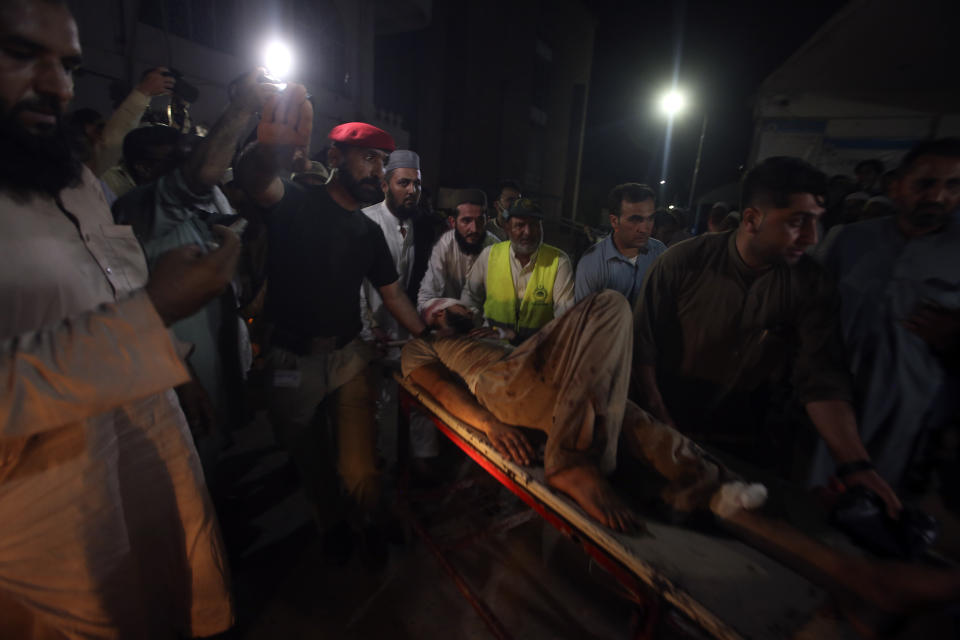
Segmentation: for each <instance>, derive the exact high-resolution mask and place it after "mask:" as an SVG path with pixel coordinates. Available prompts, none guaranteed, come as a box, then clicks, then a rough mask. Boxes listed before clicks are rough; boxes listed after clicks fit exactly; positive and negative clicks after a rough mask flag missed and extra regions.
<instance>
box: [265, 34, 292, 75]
mask: <svg viewBox="0 0 960 640" xmlns="http://www.w3.org/2000/svg"><path fill="white" fill-rule="evenodd" d="M263 66H265V67H266V68H267V73H268V74H270V76H272V77H273V78H276V79H277V80H283V79H284V78H286V77H287V76H288V75H289V74H290V71H291V70H292V69H293V52H292V51H291V50H290V47H288V46H287V45H285V44H284V43H282V42H279V41H273V42H271V43H270V44H268V45H267V46H266V48H265V49H264V50H263Z"/></svg>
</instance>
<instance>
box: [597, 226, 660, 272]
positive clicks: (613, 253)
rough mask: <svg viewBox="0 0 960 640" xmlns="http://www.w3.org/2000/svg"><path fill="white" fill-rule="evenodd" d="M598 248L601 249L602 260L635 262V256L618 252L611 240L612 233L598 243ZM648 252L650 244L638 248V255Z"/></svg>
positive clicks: (632, 263) (630, 263)
mask: <svg viewBox="0 0 960 640" xmlns="http://www.w3.org/2000/svg"><path fill="white" fill-rule="evenodd" d="M600 250H601V251H603V259H604V260H620V261H621V262H624V263H626V264H629V265H635V264H637V258H636V257H634V258H633V259H631V258H628V257H627V256H625V255H623V254H622V253H620V250H619V249H617V245H616V243H615V242H614V241H613V234H612V233H611V234H610V235H608V236H607V237H606V238H604V239H603V241H602V243H601V245H600ZM649 252H650V245H649V244H648V245H647V246H646V247H644V248H643V249H641V250H640V253H639V254H638V255H646V254H647V253H649Z"/></svg>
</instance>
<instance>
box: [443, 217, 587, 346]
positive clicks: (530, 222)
mask: <svg viewBox="0 0 960 640" xmlns="http://www.w3.org/2000/svg"><path fill="white" fill-rule="evenodd" d="M542 219H543V212H542V211H541V209H540V207H539V205H537V203H535V202H534V201H533V200H530V199H529V198H521V199H520V200H518V201H517V202H516V203H515V204H514V205H513V207H511V208H510V209H509V210H508V211H507V214H506V227H505V229H506V231H507V235H508V236H509V240H506V241H504V242H500V243H497V244H494V245H491V246H489V247H487V248H486V249H484V250H483V253H481V254H480V255H479V256H478V257H477V260H476V262H474V263H473V266H472V267H471V268H470V271H469V273H467V282H466V286H465V287H464V289H463V293H462V295H461V298H460V301H461V303H462V304H463V305H464V306H466V307H468V308H469V309H470V310H471V311H473V312H474V314H477V315H481V314H482V316H483V317H484V319H485V324H487V325H489V326H490V327H493V328H495V329H496V330H497V332H498V334H499V335H500V336H501V337H503V338H506V339H509V340H510V341H512V342H514V343H519V342H521V341H523V340H525V339H526V338H528V337H530V336H531V335H533V334H534V333H536V331H537V330H538V329H540V327H542V326H544V325H545V324H547V323H548V322H550V321H551V320H553V319H554V318H555V317H557V316H559V315H561V314H563V312H564V311H566V310H567V309H569V308H570V307H572V306H573V303H574V300H573V269H572V267H571V265H570V258H568V257H567V254H565V253H564V252H563V251H561V250H560V249H557V248H556V247H552V246H550V245H548V244H543V224H542V222H541V220H542Z"/></svg>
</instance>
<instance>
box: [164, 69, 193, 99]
mask: <svg viewBox="0 0 960 640" xmlns="http://www.w3.org/2000/svg"><path fill="white" fill-rule="evenodd" d="M163 75H165V76H167V77H169V78H173V80H174V82H173V94H174V95H175V96H177V97H178V98H180V99H181V100H183V101H184V102H190V103H194V102H196V101H197V98H198V97H200V90H199V89H197V88H196V87H195V86H193V85H192V84H190V83H189V82H187V81H186V80H184V79H183V74H182V73H180V72H179V71H177V70H176V69H170V70H169V71H164V72H163Z"/></svg>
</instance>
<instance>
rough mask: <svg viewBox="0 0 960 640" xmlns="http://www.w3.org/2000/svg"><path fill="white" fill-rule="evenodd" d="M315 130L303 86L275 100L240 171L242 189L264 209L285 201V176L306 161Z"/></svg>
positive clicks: (291, 86)
mask: <svg viewBox="0 0 960 640" xmlns="http://www.w3.org/2000/svg"><path fill="white" fill-rule="evenodd" d="M312 130H313V106H312V105H311V104H310V101H309V100H307V90H306V89H305V88H304V87H303V85H299V84H289V85H287V88H286V89H284V90H283V91H282V92H281V93H279V94H277V95H274V96H271V97H270V98H269V99H268V100H267V102H266V104H265V105H264V108H263V115H262V116H261V117H260V124H259V125H258V126H257V142H256V143H254V144H253V145H251V146H250V147H248V148H247V149H246V150H245V151H244V153H243V156H242V157H241V159H240V162H239V163H238V166H237V167H236V169H237V172H236V178H237V181H238V183H239V185H240V187H241V188H242V189H243V190H244V191H246V193H247V195H249V196H250V198H251V199H252V200H253V201H254V202H255V203H257V204H258V205H260V206H261V207H271V206H273V205H275V204H276V203H278V202H280V200H281V199H282V198H283V193H284V189H283V182H282V181H281V180H280V175H281V173H288V174H289V172H290V171H291V170H293V168H294V165H295V162H296V161H297V160H298V159H299V160H301V161H302V160H305V158H306V153H305V150H306V149H307V147H308V145H309V143H310V133H311V131H312Z"/></svg>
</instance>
